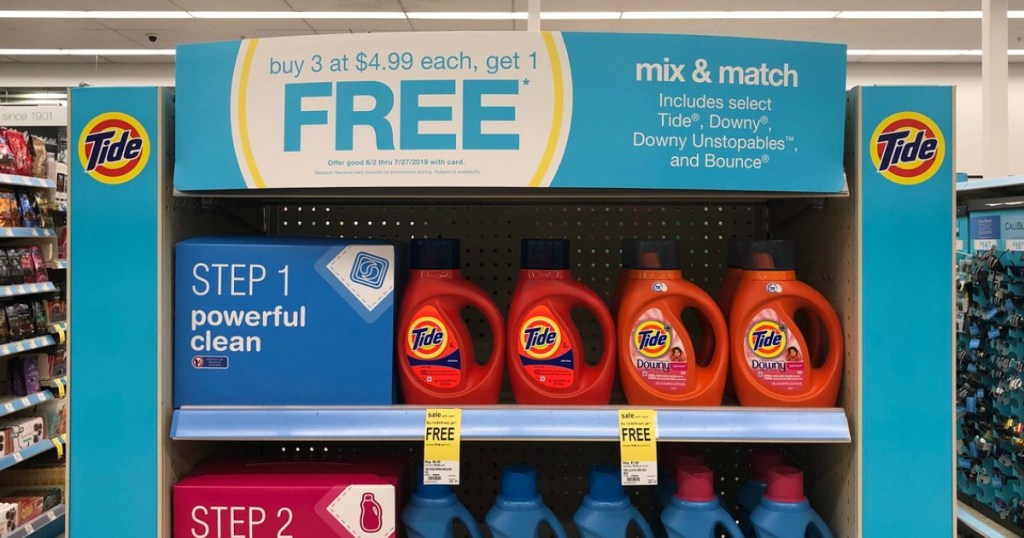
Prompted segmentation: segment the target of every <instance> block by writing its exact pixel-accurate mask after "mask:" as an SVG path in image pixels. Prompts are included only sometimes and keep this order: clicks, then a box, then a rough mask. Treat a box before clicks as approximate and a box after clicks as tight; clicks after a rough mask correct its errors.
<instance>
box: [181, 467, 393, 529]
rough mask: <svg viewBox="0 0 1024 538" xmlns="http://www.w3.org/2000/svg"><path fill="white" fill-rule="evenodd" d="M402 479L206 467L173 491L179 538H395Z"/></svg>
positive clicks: (359, 470) (388, 474)
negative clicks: (230, 536)
mask: <svg viewBox="0 0 1024 538" xmlns="http://www.w3.org/2000/svg"><path fill="white" fill-rule="evenodd" d="M400 476H401V466H400V465H397V464H391V463H374V464H355V463H306V462H292V463H273V462H252V463H234V462H221V463H217V462H214V463H207V464H204V465H202V466H200V467H199V468H197V469H195V470H193V471H192V473H190V474H189V475H188V476H187V477H185V478H184V479H182V480H180V481H179V482H178V483H177V484H175V485H174V491H173V500H172V505H173V506H172V510H173V521H174V523H173V529H174V537H175V538H194V537H196V536H217V534H211V532H213V533H217V532H218V531H216V529H226V528H228V526H229V525H232V526H234V528H236V529H237V532H246V533H247V534H245V536H246V537H248V538H273V537H278V536H295V537H305V536H309V537H314V536H315V537H317V538H329V537H339V538H349V537H353V538H354V537H359V538H391V537H395V536H397V530H396V526H395V525H396V522H397V517H396V514H397V508H398V504H397V503H398V501H399V499H401V498H402V495H401V480H400ZM228 507H235V508H233V509H229V508H228ZM242 529H245V531H243V530H242ZM232 532H235V531H232ZM220 536H221V537H226V536H227V534H220Z"/></svg>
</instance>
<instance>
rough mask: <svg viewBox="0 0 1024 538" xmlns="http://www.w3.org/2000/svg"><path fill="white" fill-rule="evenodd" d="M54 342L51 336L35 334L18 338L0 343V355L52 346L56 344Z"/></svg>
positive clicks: (4, 355)
mask: <svg viewBox="0 0 1024 538" xmlns="http://www.w3.org/2000/svg"><path fill="white" fill-rule="evenodd" d="M56 343H57V342H56V341H55V340H54V339H53V337H52V336H36V337H34V338H27V339H25V340H18V341H17V342H8V343H6V344H2V345H0V357H6V356H8V355H16V354H18V353H25V352H28V351H32V350H35V349H40V348H44V347H48V346H53V345H56Z"/></svg>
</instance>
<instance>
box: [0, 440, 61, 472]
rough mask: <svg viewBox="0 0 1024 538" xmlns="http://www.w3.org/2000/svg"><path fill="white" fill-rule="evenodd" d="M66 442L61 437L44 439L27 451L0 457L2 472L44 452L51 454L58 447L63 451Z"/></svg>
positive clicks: (0, 469)
mask: <svg viewBox="0 0 1024 538" xmlns="http://www.w3.org/2000/svg"><path fill="white" fill-rule="evenodd" d="M65 442H66V440H65V439H62V438H59V437H58V438H54V439H43V440H41V441H39V442H38V443H36V444H34V445H32V446H30V447H28V448H26V449H25V450H21V451H19V452H15V453H13V454H8V455H6V456H3V457H0V471H3V470H4V469H9V468H11V467H14V466H15V465H17V464H19V463H21V462H23V461H25V460H27V459H30V458H34V457H36V456H38V455H40V454H42V453H44V452H49V451H51V450H53V449H54V448H57V447H58V446H59V447H60V448H61V449H62V450H63V448H64V443H65Z"/></svg>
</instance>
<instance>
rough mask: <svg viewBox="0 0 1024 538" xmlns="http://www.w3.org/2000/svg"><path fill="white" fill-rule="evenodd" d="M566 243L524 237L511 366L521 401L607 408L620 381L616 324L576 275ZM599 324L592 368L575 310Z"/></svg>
mask: <svg viewBox="0 0 1024 538" xmlns="http://www.w3.org/2000/svg"><path fill="white" fill-rule="evenodd" d="M570 267H571V265H570V263H569V241H568V240H567V239H523V240H522V243H521V252H520V271H519V278H518V280H517V281H516V286H515V290H514V291H513V292H512V304H511V306H510V307H509V314H508V338H507V339H506V346H507V348H508V355H507V357H508V368H509V377H510V378H511V381H512V393H513V395H514V396H515V399H516V403H520V404H531V405H564V404H571V405H602V404H607V403H608V402H609V400H610V399H611V393H612V382H613V381H614V379H615V322H614V321H613V319H612V315H611V313H610V312H609V311H608V307H607V306H605V304H604V301H602V300H601V298H600V297H599V296H598V295H597V293H595V292H594V290H592V289H590V288H589V287H587V286H585V285H583V284H581V283H579V282H578V281H577V280H576V279H575V278H573V276H572V271H571V270H570ZM574 308H582V309H584V310H586V311H588V312H589V313H590V314H591V315H592V316H594V318H595V319H596V320H597V323H598V325H599V326H600V327H601V333H602V337H603V340H604V344H603V348H602V349H603V353H602V355H601V357H599V358H598V359H597V362H596V363H595V364H593V365H591V364H589V363H588V362H587V360H586V357H585V356H584V349H585V348H584V345H583V341H582V337H581V336H580V332H579V329H578V328H577V326H576V322H574V321H573V319H572V310H573V309H574Z"/></svg>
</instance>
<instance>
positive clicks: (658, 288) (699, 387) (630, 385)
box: [618, 239, 728, 405]
mask: <svg viewBox="0 0 1024 538" xmlns="http://www.w3.org/2000/svg"><path fill="white" fill-rule="evenodd" d="M633 248H634V249H635V255H634V256H633V259H634V260H635V263H636V265H635V266H634V267H631V268H629V269H624V270H623V271H624V272H626V273H627V275H626V278H627V280H628V281H627V283H626V284H625V285H624V287H623V292H622V304H621V305H620V306H619V312H618V335H619V348H618V349H619V375H620V376H621V377H622V388H623V390H624V391H625V393H626V399H627V400H628V401H629V403H630V404H632V405H721V403H722V393H723V391H724V390H725V378H726V375H727V372H728V348H727V342H728V337H727V331H726V325H725V319H724V318H723V317H722V314H721V312H720V311H719V310H718V306H717V305H716V304H715V301H714V300H713V299H712V298H711V296H710V295H708V294H707V293H706V292H704V291H703V290H701V289H700V288H699V287H697V285H696V284H693V283H691V282H689V281H687V280H684V279H683V274H682V271H681V270H680V269H679V253H678V245H677V244H676V242H675V241H672V240H654V239H651V240H639V241H637V242H636V243H634V244H633ZM687 309H693V310H694V311H696V312H697V314H698V315H699V316H700V317H703V318H705V319H707V320H708V322H709V323H710V326H711V328H712V331H711V332H712V334H711V335H702V338H705V339H706V338H709V337H712V336H713V338H714V342H715V348H714V350H715V351H714V354H713V355H712V357H711V360H710V362H708V363H707V364H703V365H702V364H700V363H699V362H698V361H697V357H696V355H695V351H694V346H693V342H692V340H691V338H690V336H689V334H688V332H687V329H686V326H685V325H684V324H683V322H682V320H681V319H680V316H681V314H682V312H683V311H684V310H687Z"/></svg>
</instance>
